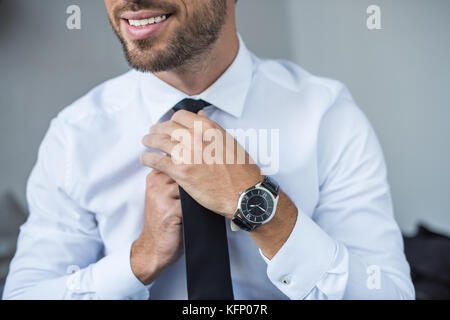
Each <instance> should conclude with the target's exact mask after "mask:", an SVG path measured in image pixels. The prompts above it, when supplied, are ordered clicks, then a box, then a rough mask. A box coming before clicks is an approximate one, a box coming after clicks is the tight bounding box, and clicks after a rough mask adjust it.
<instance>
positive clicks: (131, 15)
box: [120, 10, 170, 20]
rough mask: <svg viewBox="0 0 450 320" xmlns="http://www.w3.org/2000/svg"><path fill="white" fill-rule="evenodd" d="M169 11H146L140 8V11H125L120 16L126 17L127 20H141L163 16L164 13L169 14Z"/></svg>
mask: <svg viewBox="0 0 450 320" xmlns="http://www.w3.org/2000/svg"><path fill="white" fill-rule="evenodd" d="M169 14H170V13H168V12H163V11H148V10H147V11H146V10H142V11H138V12H125V13H124V14H122V15H121V16H120V17H121V18H122V19H127V20H143V19H150V18H155V17H160V16H164V15H166V16H167V15H169Z"/></svg>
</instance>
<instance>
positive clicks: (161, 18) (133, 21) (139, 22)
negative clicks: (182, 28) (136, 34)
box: [124, 14, 171, 28]
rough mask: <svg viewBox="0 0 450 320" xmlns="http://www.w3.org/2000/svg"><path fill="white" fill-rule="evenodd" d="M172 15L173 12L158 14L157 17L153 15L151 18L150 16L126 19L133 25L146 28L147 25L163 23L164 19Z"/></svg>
mask: <svg viewBox="0 0 450 320" xmlns="http://www.w3.org/2000/svg"><path fill="white" fill-rule="evenodd" d="M170 16H171V14H163V15H160V16H156V17H151V18H148V19H139V20H137V19H124V20H125V21H126V22H127V23H128V24H129V25H130V26H132V27H135V28H145V27H147V26H150V25H154V24H158V23H161V22H163V21H166V20H167V19H168V18H169V17H170Z"/></svg>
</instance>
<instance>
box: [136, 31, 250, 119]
mask: <svg viewBox="0 0 450 320" xmlns="http://www.w3.org/2000/svg"><path fill="white" fill-rule="evenodd" d="M252 77H253V60H252V56H251V53H250V52H249V50H248V49H247V47H246V46H245V43H244V42H243V40H242V38H241V36H240V35H239V52H238V54H237V56H236V58H235V59H234V61H233V63H232V64H231V66H230V67H229V68H228V69H227V70H226V71H225V72H224V74H223V75H222V76H221V77H220V78H219V79H218V80H217V81H216V82H214V83H213V84H212V85H211V86H210V87H209V88H208V89H206V90H205V91H203V92H202V93H201V94H199V95H196V96H188V95H186V94H185V93H184V92H182V91H179V90H178V89H176V88H174V87H172V86H171V85H169V84H168V83H166V82H164V81H162V80H161V79H159V78H158V77H156V76H155V75H154V74H152V73H142V72H140V89H141V93H142V97H143V99H144V103H145V106H146V107H148V108H150V116H151V119H152V121H153V123H157V122H158V121H160V120H161V118H162V117H163V116H164V115H165V114H166V113H167V112H168V111H169V110H170V109H172V108H173V107H174V106H175V105H176V104H177V103H178V102H180V101H181V100H183V99H185V98H192V99H203V100H205V101H207V102H209V103H211V104H212V105H214V106H215V107H217V108H219V109H221V110H222V111H225V112H227V113H229V114H231V115H233V116H235V117H237V118H239V117H240V116H241V115H242V112H243V109H244V104H245V100H246V97H247V93H248V90H249V88H250V84H251V81H252Z"/></svg>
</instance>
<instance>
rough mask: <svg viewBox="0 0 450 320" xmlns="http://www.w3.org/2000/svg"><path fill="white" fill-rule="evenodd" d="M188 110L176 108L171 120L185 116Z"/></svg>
mask: <svg viewBox="0 0 450 320" xmlns="http://www.w3.org/2000/svg"><path fill="white" fill-rule="evenodd" d="M187 112H188V111H186V110H178V111H177V112H175V113H174V114H173V116H172V118H171V120H173V121H177V119H180V118H183V117H185V116H186V114H187Z"/></svg>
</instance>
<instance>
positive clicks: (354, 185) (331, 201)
mask: <svg viewBox="0 0 450 320" xmlns="http://www.w3.org/2000/svg"><path fill="white" fill-rule="evenodd" d="M317 153H318V154H317V159H318V160H317V162H318V163H317V167H318V173H319V185H320V190H319V202H318V204H317V206H316V208H315V210H314V212H313V214H312V217H310V216H309V215H307V214H305V213H304V212H303V211H302V209H301V208H298V209H299V212H298V217H297V221H296V224H295V226H294V228H293V231H292V232H291V235H290V237H289V238H288V240H287V241H286V242H285V244H284V245H283V247H282V248H281V249H280V250H279V252H278V253H277V254H276V255H275V256H274V257H273V258H272V259H271V260H268V259H267V258H265V257H264V256H263V258H264V259H265V260H266V262H267V264H268V267H267V274H268V277H269V279H270V280H271V282H272V283H273V284H274V285H275V286H276V287H277V288H279V290H281V291H282V292H283V293H284V294H286V295H287V296H288V297H289V298H290V299H413V298H414V288H413V285H412V282H411V278H410V270H409V265H408V263H407V261H406V259H405V256H404V251H403V240H402V237H401V233H400V230H399V228H398V226H397V224H396V222H395V220H394V216H393V209H392V201H391V196H390V190H389V185H388V183H387V177H386V166H385V162H384V157H383V153H382V150H381V147H380V145H379V143H378V140H377V137H376V135H375V133H374V131H373V129H372V127H371V125H370V123H369V122H368V120H367V118H366V117H365V116H364V114H363V113H362V112H361V111H360V110H359V109H358V107H357V106H356V105H355V103H354V102H353V99H352V98H351V96H350V94H349V93H348V91H347V90H346V89H343V91H342V92H341V94H340V95H339V97H338V98H337V99H336V101H335V102H334V104H333V106H331V107H330V108H329V109H328V111H327V112H326V113H325V115H324V116H323V118H322V121H321V126H320V129H319V133H318V148H317ZM298 200H299V201H296V202H297V203H301V199H298ZM260 253H261V254H262V252H261V251H260Z"/></svg>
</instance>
